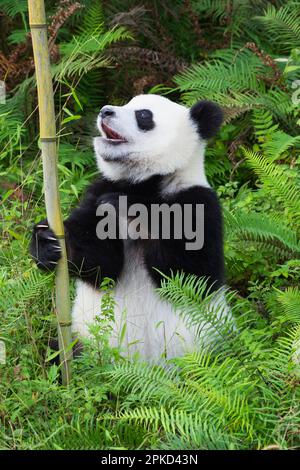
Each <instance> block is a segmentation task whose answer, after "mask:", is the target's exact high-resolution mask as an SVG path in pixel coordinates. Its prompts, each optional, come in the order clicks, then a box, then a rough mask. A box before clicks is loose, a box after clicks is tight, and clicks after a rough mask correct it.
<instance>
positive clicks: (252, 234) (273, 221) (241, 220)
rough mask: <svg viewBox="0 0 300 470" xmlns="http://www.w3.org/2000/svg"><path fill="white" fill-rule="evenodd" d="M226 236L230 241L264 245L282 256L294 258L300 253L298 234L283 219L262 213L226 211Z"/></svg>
mask: <svg viewBox="0 0 300 470" xmlns="http://www.w3.org/2000/svg"><path fill="white" fill-rule="evenodd" d="M224 215H225V230H226V236H227V237H228V238H229V239H230V238H232V237H238V238H239V239H241V240H244V241H249V242H254V243H255V242H256V243H263V244H264V246H265V248H267V249H268V250H270V251H273V252H274V253H275V254H279V255H280V256H287V257H293V256H295V255H297V254H298V253H300V242H299V240H298V238H297V234H296V233H295V232H294V231H293V230H292V229H291V228H290V227H288V226H287V225H285V224H284V223H283V222H282V219H279V217H278V218H275V217H271V216H267V215H266V214H262V213H261V212H259V213H257V212H251V213H249V212H247V213H246V212H242V211H240V212H238V213H231V212H228V211H224Z"/></svg>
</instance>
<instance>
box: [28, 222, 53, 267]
mask: <svg viewBox="0 0 300 470" xmlns="http://www.w3.org/2000/svg"><path fill="white" fill-rule="evenodd" d="M30 253H31V255H32V257H33V258H34V259H35V261H36V264H37V265H38V267H39V268H40V269H43V270H45V271H53V270H54V269H55V268H56V266H57V263H58V261H59V259H60V257H61V248H60V244H59V241H58V239H57V238H56V236H55V234H54V232H53V231H52V230H51V228H50V227H49V224H48V221H47V219H44V220H42V221H41V222H39V223H38V224H36V225H35V226H34V228H33V233H32V239H31V244H30Z"/></svg>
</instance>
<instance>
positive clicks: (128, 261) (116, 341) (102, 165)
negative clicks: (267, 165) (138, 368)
mask: <svg viewBox="0 0 300 470" xmlns="http://www.w3.org/2000/svg"><path fill="white" fill-rule="evenodd" d="M113 108H114V111H115V115H114V116H112V117H111V118H109V119H108V123H109V125H110V126H111V127H112V128H113V129H114V130H115V131H116V132H117V133H118V134H120V135H121V136H124V137H125V138H126V140H127V144H126V148H125V149H124V146H123V145H114V146H112V145H110V144H109V143H108V142H107V140H106V139H105V134H104V133H103V131H102V128H101V122H100V121H98V127H99V129H100V132H101V133H102V137H96V138H95V140H94V148H95V153H96V158H97V163H98V167H99V170H100V172H101V173H102V174H103V175H104V176H106V177H107V178H109V179H111V180H113V181H118V180H120V179H123V178H125V179H128V180H131V181H133V182H137V181H142V180H144V179H146V178H148V177H149V176H151V175H155V174H160V175H166V177H165V178H164V182H163V184H162V187H161V193H162V194H168V193H174V192H177V191H179V190H181V189H185V188H189V187H191V186H194V185H200V186H204V187H209V184H208V182H207V179H206V175H205V171H204V150H205V141H204V140H203V139H201V137H199V133H198V132H197V130H196V125H195V123H194V122H193V121H192V120H191V119H190V116H189V109H188V108H186V107H185V106H182V105H179V104H176V103H174V102H172V101H170V100H168V99H167V98H163V97H161V96H157V95H140V96H137V97H135V98H133V99H132V100H131V101H130V102H129V103H128V104H127V105H125V106H120V107H113ZM143 108H146V109H150V110H151V111H152V112H153V116H154V121H155V128H154V129H153V130H152V131H151V132H141V131H140V130H139V129H138V128H137V124H136V118H135V110H137V109H143ZM107 156H109V161H107V158H106V157H107ZM120 157H124V158H126V159H128V165H124V163H116V161H117V160H118V159H119V158H120ZM111 160H115V161H114V162H113V164H112V162H111ZM131 163H133V164H131ZM168 175H170V176H168ZM124 243H125V266H124V268H123V271H122V274H121V276H120V278H119V280H118V281H117V284H116V288H115V295H114V297H115V300H116V304H117V306H116V309H115V319H116V321H115V328H114V334H113V337H112V345H120V333H121V331H123V330H122V328H123V325H124V322H125V323H126V325H127V326H126V334H125V337H124V341H123V343H122V344H121V347H122V350H123V351H124V353H125V354H128V355H130V356H131V355H133V354H134V353H135V352H138V354H139V355H140V356H141V357H142V358H144V359H148V360H154V361H158V360H159V359H160V358H161V357H164V356H165V355H166V356H167V357H174V356H178V355H181V354H182V353H183V352H184V351H187V350H191V349H194V348H195V346H196V345H195V341H194V335H193V332H191V331H190V330H189V329H188V328H187V327H186V326H185V324H184V323H183V321H182V320H181V319H180V318H179V316H178V314H177V313H175V312H174V310H173V308H172V306H171V305H170V304H168V303H166V302H164V301H162V300H161V299H160V298H159V296H158V294H157V293H156V291H155V286H154V283H153V281H152V279H151V278H150V276H149V274H148V272H147V270H146V269H145V267H144V265H143V261H142V257H141V256H140V254H139V253H138V252H137V251H136V250H134V249H133V247H132V242H131V241H130V240H128V241H125V242H124ZM101 296H102V294H101V293H100V292H99V291H96V290H94V289H93V288H92V287H90V286H89V285H88V284H87V283H85V282H83V281H81V280H78V281H77V294H76V299H75V302H74V307H73V331H74V332H76V333H78V334H79V335H80V336H83V337H85V336H88V335H89V324H92V323H93V322H94V319H95V316H96V315H99V314H100V306H101ZM220 302H224V299H221V298H220V296H218V298H216V300H215V304H216V306H217V307H218V308H219V305H220ZM211 308H214V307H213V305H211ZM225 309H227V307H226V306H225ZM223 314H224V309H223ZM227 315H228V316H230V312H229V310H228V311H227ZM205 334H206V333H205Z"/></svg>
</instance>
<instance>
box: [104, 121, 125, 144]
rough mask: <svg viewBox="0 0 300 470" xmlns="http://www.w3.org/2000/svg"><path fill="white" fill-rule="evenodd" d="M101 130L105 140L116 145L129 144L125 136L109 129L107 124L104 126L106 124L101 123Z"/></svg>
mask: <svg viewBox="0 0 300 470" xmlns="http://www.w3.org/2000/svg"><path fill="white" fill-rule="evenodd" d="M101 128H102V131H103V133H104V135H105V140H108V141H110V142H112V143H114V144H121V143H125V142H127V140H126V139H125V138H124V137H123V136H121V135H120V134H118V132H116V131H114V130H113V129H111V128H110V127H108V126H107V125H106V124H104V122H101Z"/></svg>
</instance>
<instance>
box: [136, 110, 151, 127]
mask: <svg viewBox="0 0 300 470" xmlns="http://www.w3.org/2000/svg"><path fill="white" fill-rule="evenodd" d="M135 117H136V122H137V125H138V126H139V128H140V129H141V130H142V131H151V129H153V128H154V121H153V113H152V111H150V109H139V110H138V111H135Z"/></svg>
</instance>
